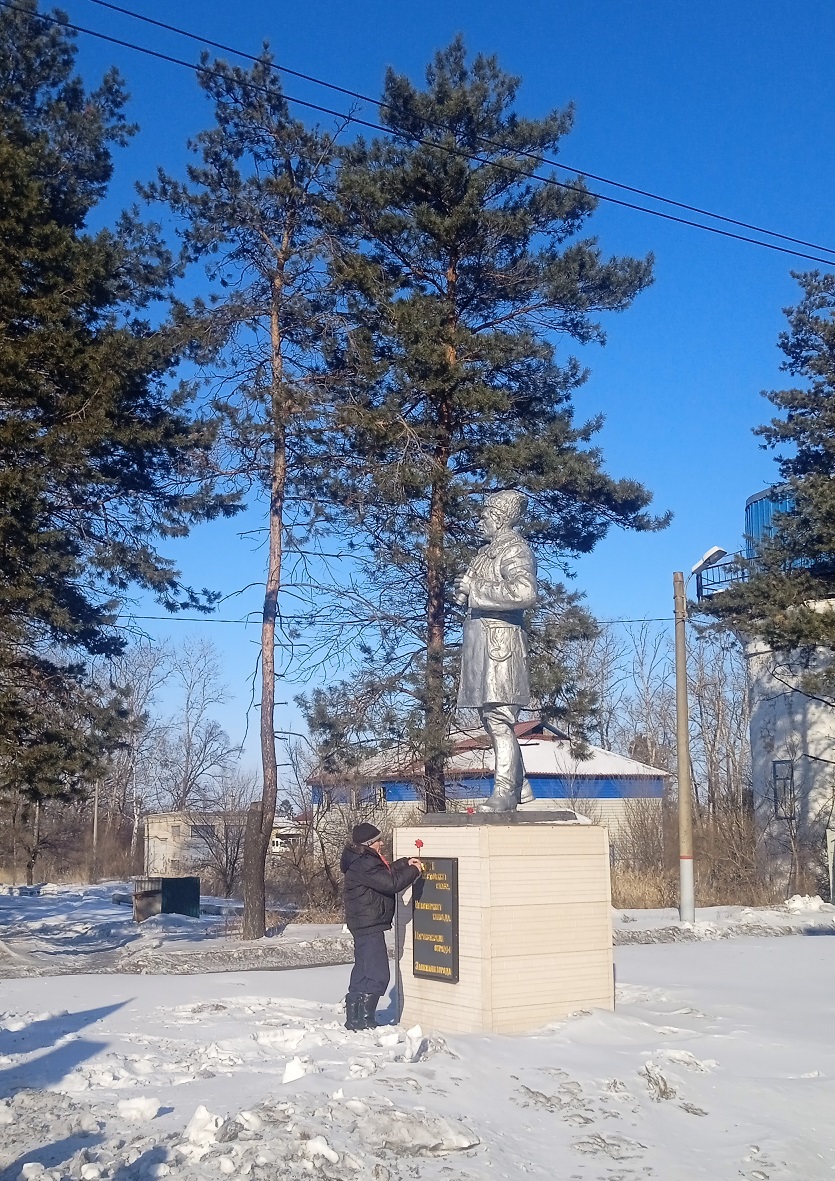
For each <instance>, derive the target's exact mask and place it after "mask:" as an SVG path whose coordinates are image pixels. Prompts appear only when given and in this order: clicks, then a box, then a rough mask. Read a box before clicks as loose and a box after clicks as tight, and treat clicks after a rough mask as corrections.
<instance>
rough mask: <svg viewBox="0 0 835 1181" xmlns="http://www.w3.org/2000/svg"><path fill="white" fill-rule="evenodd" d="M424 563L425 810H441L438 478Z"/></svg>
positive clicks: (443, 789)
mask: <svg viewBox="0 0 835 1181" xmlns="http://www.w3.org/2000/svg"><path fill="white" fill-rule="evenodd" d="M426 566H427V569H426V581H427V596H426V680H425V703H424V709H425V720H424V727H425V728H424V739H423V741H424V758H423V763H424V776H425V792H426V811H427V812H445V811H446V780H445V777H444V752H445V746H446V716H445V710H444V639H445V635H444V498H443V493H442V487H441V482H440V480H436V481H435V482H434V483H433V486H432V498H431V501H430V506H429V544H428V546H427V550H426Z"/></svg>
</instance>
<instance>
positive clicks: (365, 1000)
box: [361, 992, 380, 1029]
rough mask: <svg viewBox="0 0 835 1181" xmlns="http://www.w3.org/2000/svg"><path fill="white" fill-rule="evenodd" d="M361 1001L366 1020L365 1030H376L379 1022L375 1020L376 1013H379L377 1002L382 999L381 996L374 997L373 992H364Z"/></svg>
mask: <svg viewBox="0 0 835 1181" xmlns="http://www.w3.org/2000/svg"><path fill="white" fill-rule="evenodd" d="M361 999H362V1013H363V1017H364V1019H365V1028H366V1029H376V1028H377V1020H376V1018H375V1013H376V1012H377V1002H378V1001H379V999H380V998H379V996H374V994H373V993H372V992H364V993H363V994H362V997H361Z"/></svg>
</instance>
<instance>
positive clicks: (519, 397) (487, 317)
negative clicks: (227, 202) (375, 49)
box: [338, 39, 666, 810]
mask: <svg viewBox="0 0 835 1181" xmlns="http://www.w3.org/2000/svg"><path fill="white" fill-rule="evenodd" d="M426 77H427V86H426V89H424V90H419V89H418V88H417V87H415V86H414V85H413V84H412V83H411V82H410V81H409V80H408V79H407V78H405V77H402V76H399V75H397V74H395V73H394V72H393V71H389V73H388V75H387V78H386V85H385V93H384V96H383V103H382V105H381V108H380V111H381V115H380V117H381V119H382V120H383V121H384V122H385V124H386V125H387V127H388V128H389V129H390V130H391V132H392V136H391V137H390V138H382V137H381V138H379V139H376V140H373V141H372V142H370V143H366V142H362V141H361V142H358V143H357V144H356V145H354V146H353V147H352V148H351V149H350V150H348V151H347V152H345V154H344V157H343V169H342V176H341V188H340V193H341V201H342V208H343V217H344V222H343V230H345V231H350V232H351V233H352V234H353V235H354V239H355V243H356V246H355V249H354V250H353V251H351V252H349V253H348V254H347V255H346V256H344V257H343V258H342V260H341V265H340V269H339V274H338V277H339V279H340V281H341V283H342V285H343V290H344V292H345V299H346V303H347V305H348V307H349V310H350V312H351V315H352V316H353V320H354V329H353V332H352V333H351V334H350V337H349V345H348V347H347V348H346V353H345V362H346V371H347V373H348V375H349V377H350V378H352V380H351V381H350V382H348V380H347V379H346V389H347V393H348V396H347V398H346V402H345V406H344V410H343V415H342V426H343V428H344V429H345V430H346V431H347V432H348V434H349V437H350V439H351V450H352V452H353V455H354V457H355V463H354V467H353V469H352V470H351V471H350V472H349V475H348V478H347V479H346V482H345V483H344V485H343V486H342V487H341V488H340V489H339V496H340V498H341V499H342V501H343V502H344V504H345V505H346V507H347V509H348V510H349V511H351V512H353V514H354V519H355V520H356V521H357V522H359V524H360V525H361V526H362V527H363V528H364V529H365V531H366V535H367V536H368V537H369V538H370V540H371V543H372V545H373V547H374V550H375V554H376V557H377V577H378V590H379V593H380V597H381V599H382V600H383V602H384V603H387V604H388V605H389V609H391V605H392V604H393V603H396V604H397V606H398V607H399V608H400V609H401V610H402V608H403V606H404V604H405V603H410V604H414V605H415V616H416V615H417V613H418V605H419V609H420V613H421V614H422V622H421V623H420V625H419V626H420V631H421V635H422V640H423V645H424V648H425V654H426V655H425V662H424V664H423V671H422V682H423V683H422V689H421V706H422V710H423V716H424V729H423V748H424V756H425V757H424V765H425V778H426V782H425V792H426V801H427V807H428V809H429V810H442V809H443V808H444V806H445V790H444V774H443V758H444V744H445V735H446V729H447V725H446V723H447V716H448V715H447V709H446V707H447V704H448V680H447V687H445V675H444V664H445V650H446V647H447V642H448V629H449V625H450V621H451V620H454V619H456V618H457V616H456V613H455V608H454V606H453V604H452V603H451V601H450V597H449V592H450V589H451V582H452V578H453V575H454V573H455V572H456V571H457V570H458V569H460V566H461V564H462V561H463V553H462V549H463V547H465V546H467V545H472V544H473V543H474V540H475V536H474V531H473V527H472V526H473V502H472V497H473V494H479V493H482V492H484V491H487V490H490V489H496V488H506V487H511V488H518V489H520V490H523V491H525V492H526V493H527V494H528V496H529V498H530V503H531V507H532V518H533V519H532V520H531V522H530V524H529V528H528V533H529V536H530V538H531V540H532V541H533V543H534V544H535V545H536V547H537V549H538V552H539V555H540V557H541V558H543V559H544V564H545V566H546V567H547V566H549V565H550V566H551V567H559V566H560V564H561V563H563V562H564V561H566V560H567V559H570V558H571V557H572V556H575V555H578V554H582V553H585V552H588V551H589V550H590V549H591V548H592V547H593V546H594V544H595V543H596V542H597V541H599V540H600V539H601V538H602V537H603V536H604V535H605V533H606V531H607V530H608V529H609V527H610V526H611V525H613V524H615V525H620V526H622V527H625V528H629V529H634V530H650V529H657V528H660V527H662V526H663V525H664V524H665V523H666V518H663V517H662V518H656V517H653V516H651V515H649V514H648V513H647V511H646V510H647V506H648V505H649V503H650V500H651V497H650V494H649V493H648V492H647V490H646V489H645V488H644V487H642V486H641V485H640V484H639V483H636V482H635V481H634V480H615V479H612V478H611V477H610V476H608V475H607V474H606V472H605V471H604V469H603V461H602V456H601V453H600V450H599V449H598V447H597V446H596V445H595V444H594V437H595V435H596V434H597V432H598V431H599V429H600V427H601V425H602V419H601V418H600V417H593V418H591V419H589V420H587V421H585V422H577V421H575V417H574V407H573V403H572V397H573V395H574V394H575V392H576V391H577V390H578V389H579V387H580V386H581V385H582V384H583V382H584V381H585V380H586V373H585V371H584V370H583V368H582V366H581V365H580V363H579V362H578V361H577V360H576V359H574V358H572V357H570V356H565V357H564V358H563V357H559V358H558V348H557V342H558V341H561V340H562V339H564V338H570V339H573V340H575V341H577V342H579V343H580V344H589V343H591V342H599V343H602V342H603V340H604V334H603V330H602V328H601V326H600V324H599V323H598V322H597V320H596V317H597V315H598V314H599V313H601V312H611V311H620V310H622V309H624V308H626V307H628V306H629V304H630V303H631V302H632V300H633V299H634V298H635V296H636V295H637V294H638V293H639V292H640V291H642V290H643V289H644V288H645V287H647V286H648V284H649V283H650V282H651V278H652V264H651V260H650V259H645V260H636V259H631V258H612V259H604V258H603V257H602V255H601V252H600V250H599V248H598V246H597V244H596V242H595V240H594V239H589V238H579V237H578V235H579V234H580V231H581V230H582V229H583V226H584V224H585V222H586V220H587V219H588V217H589V215H590V214H591V213H592V211H593V210H594V207H595V200H594V198H593V197H592V196H591V195H590V194H588V193H587V192H586V190H585V189H584V187H583V185H582V181H581V180H575V181H573V182H572V187H571V188H562V187H559V186H556V185H550V184H541V183H539V182H537V181H535V180H534V179H533V178H532V174H533V173H534V172H535V171H537V164H536V161H535V159H532V157H536V156H539V155H541V154H546V155H553V154H554V153H556V152H557V151H558V149H559V144H560V141H561V139H562V137H563V136H564V135H566V134H567V133H568V132H569V131H570V129H571V123H572V111H571V109H567V110H565V111H557V112H554V113H552V114H550V115H547V116H546V117H545V118H542V119H526V118H523V117H522V116H520V115H519V114H517V113H516V111H515V110H514V103H515V99H516V93H517V89H518V79H516V78H512V77H509V76H508V75H507V74H505V73H503V72H502V70H501V69H500V68H499V66H498V64H497V62H496V59H495V58H492V57H483V56H478V57H476V58H475V59H474V60H473V61H472V63H471V64H470V63H468V61H467V55H466V51H465V48H464V45H463V43H462V41H461V40H460V39H458V40H456V41H454V42H453V43H452V44H451V45H450V46H449V48H448V49H446V50H444V51H443V52H441V53H438V54H437V55H436V57H435V59H434V61H433V63H432V64H431V66H430V67H429V69H428V70H427V75H426ZM414 623H415V624H416V625H417V623H418V621H417V619H416V618H415V619H414ZM445 694H446V696H445Z"/></svg>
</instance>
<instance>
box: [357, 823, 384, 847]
mask: <svg viewBox="0 0 835 1181" xmlns="http://www.w3.org/2000/svg"><path fill="white" fill-rule="evenodd" d="M382 835H383V834H382V833H381V832H380V830H379V828H375V827H374V825H373V824H358V825H356V827H355V828H354V830H353V832H352V833H351V840H352V841H353V842H354V844H355V845H370V844H371V843H372V841H378V840H379V839H380V837H381V836H382Z"/></svg>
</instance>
